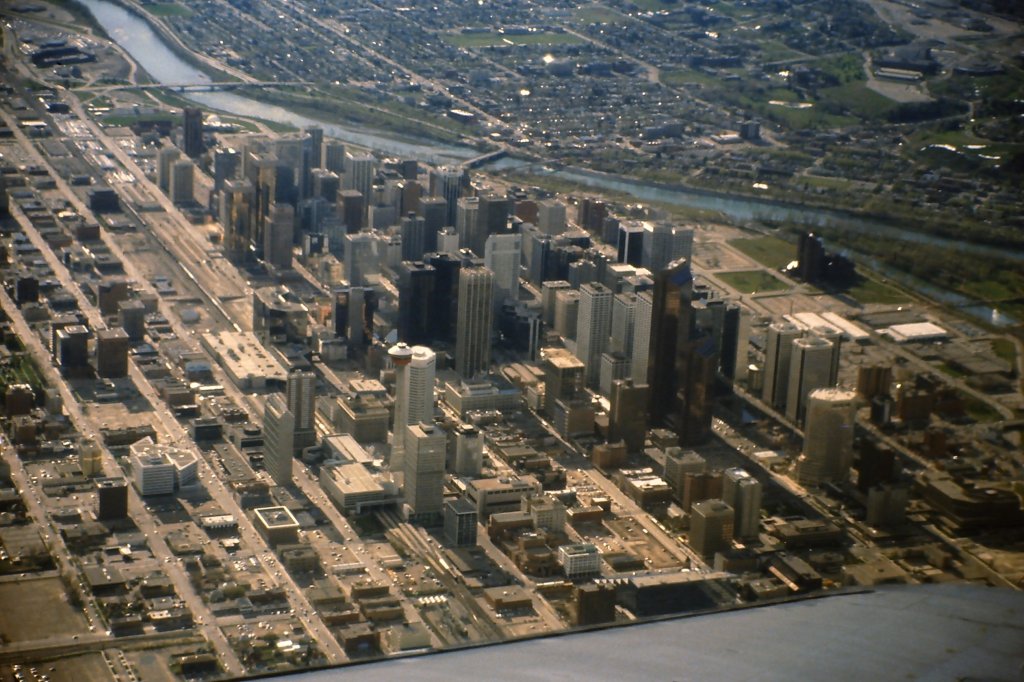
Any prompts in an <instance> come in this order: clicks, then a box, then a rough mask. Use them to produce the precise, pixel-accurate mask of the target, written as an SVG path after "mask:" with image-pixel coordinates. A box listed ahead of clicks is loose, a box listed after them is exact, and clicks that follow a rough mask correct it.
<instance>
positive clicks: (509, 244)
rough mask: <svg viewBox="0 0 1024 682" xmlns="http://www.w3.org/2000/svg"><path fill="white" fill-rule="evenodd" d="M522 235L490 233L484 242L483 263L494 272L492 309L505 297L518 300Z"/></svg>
mask: <svg viewBox="0 0 1024 682" xmlns="http://www.w3.org/2000/svg"><path fill="white" fill-rule="evenodd" d="M522 250H523V237H522V235H518V234H492V235H491V236H489V237H488V238H487V241H486V243H485V244H484V265H486V266H487V269H488V270H490V271H491V272H493V273H494V292H493V293H494V301H493V305H494V311H495V318H497V311H499V310H500V309H501V304H502V303H504V302H505V300H506V299H511V300H513V301H518V300H519V263H520V260H521V258H522V256H521V254H522Z"/></svg>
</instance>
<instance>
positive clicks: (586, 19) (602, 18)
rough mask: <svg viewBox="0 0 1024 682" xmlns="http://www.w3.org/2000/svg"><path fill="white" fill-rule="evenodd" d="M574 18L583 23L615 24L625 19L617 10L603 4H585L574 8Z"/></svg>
mask: <svg viewBox="0 0 1024 682" xmlns="http://www.w3.org/2000/svg"><path fill="white" fill-rule="evenodd" d="M576 18H577V19H579V20H580V21H582V22H583V23H585V24H615V23H619V22H623V21H626V18H625V17H623V16H622V15H621V14H619V13H618V12H614V11H612V10H610V9H608V8H607V7H604V6H603V5H587V6H586V7H580V8H579V9H577V10H576Z"/></svg>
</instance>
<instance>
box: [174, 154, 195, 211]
mask: <svg viewBox="0 0 1024 682" xmlns="http://www.w3.org/2000/svg"><path fill="white" fill-rule="evenodd" d="M194 168H195V166H194V165H193V164H192V162H191V161H189V160H188V159H180V160H178V161H175V162H174V165H173V166H171V184H170V187H169V192H168V196H170V198H171V201H172V202H173V203H174V205H175V206H178V205H181V204H190V203H192V200H193V198H194V197H193V194H192V172H193V169H194Z"/></svg>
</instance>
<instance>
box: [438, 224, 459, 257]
mask: <svg viewBox="0 0 1024 682" xmlns="http://www.w3.org/2000/svg"><path fill="white" fill-rule="evenodd" d="M458 251H459V233H458V232H456V231H455V228H454V227H452V226H450V225H449V226H447V227H442V228H441V229H440V230H438V231H437V252H438V253H458Z"/></svg>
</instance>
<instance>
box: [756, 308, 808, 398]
mask: <svg viewBox="0 0 1024 682" xmlns="http://www.w3.org/2000/svg"><path fill="white" fill-rule="evenodd" d="M800 335H801V331H800V328H799V327H797V326H796V325H794V324H790V323H789V322H773V323H772V324H770V325H769V326H768V339H767V341H766V342H765V350H764V388H763V389H762V393H761V398H762V399H763V400H764V401H765V402H766V403H768V404H769V405H771V406H772V407H774V408H776V409H781V408H783V407H785V405H786V397H787V393H788V392H789V384H788V381H789V363H790V358H791V357H792V354H793V341H794V340H796V339H798V338H800Z"/></svg>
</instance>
